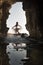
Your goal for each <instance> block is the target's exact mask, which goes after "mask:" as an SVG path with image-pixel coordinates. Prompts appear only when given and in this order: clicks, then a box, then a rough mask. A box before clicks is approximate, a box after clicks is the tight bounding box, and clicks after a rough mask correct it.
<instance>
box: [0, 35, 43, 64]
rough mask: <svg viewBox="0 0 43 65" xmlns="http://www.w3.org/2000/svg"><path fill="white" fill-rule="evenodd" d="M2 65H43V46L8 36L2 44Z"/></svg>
mask: <svg viewBox="0 0 43 65" xmlns="http://www.w3.org/2000/svg"><path fill="white" fill-rule="evenodd" d="M14 40H16V42H15V41H14ZM21 40H22V41H21ZM0 41H1V40H0ZM18 41H19V42H18ZM20 41H21V43H20ZM0 65H43V46H41V45H39V44H37V43H36V42H34V43H32V44H31V43H30V42H29V41H28V42H27V40H26V39H25V38H21V37H20V36H15V37H14V35H8V36H7V37H5V40H4V41H2V42H0Z"/></svg>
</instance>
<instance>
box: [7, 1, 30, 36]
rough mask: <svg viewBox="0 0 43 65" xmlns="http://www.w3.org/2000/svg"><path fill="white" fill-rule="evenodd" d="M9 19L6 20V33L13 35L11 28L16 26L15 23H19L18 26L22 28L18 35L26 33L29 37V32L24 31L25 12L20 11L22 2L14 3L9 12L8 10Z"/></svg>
mask: <svg viewBox="0 0 43 65" xmlns="http://www.w3.org/2000/svg"><path fill="white" fill-rule="evenodd" d="M9 13H10V15H9V17H8V19H7V22H6V24H7V27H9V30H8V33H11V34H14V33H15V32H14V30H13V29H12V27H13V26H14V25H15V24H16V22H18V23H19V25H20V26H21V27H22V28H21V30H20V33H27V34H28V35H29V32H28V31H27V30H26V27H25V25H26V15H25V11H23V9H22V2H16V3H14V4H13V5H12V6H11V8H10V10H9Z"/></svg>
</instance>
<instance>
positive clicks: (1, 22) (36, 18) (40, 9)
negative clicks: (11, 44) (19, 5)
mask: <svg viewBox="0 0 43 65" xmlns="http://www.w3.org/2000/svg"><path fill="white" fill-rule="evenodd" d="M19 1H20V2H23V10H24V11H25V12H26V19H27V23H26V29H27V30H28V31H29V33H30V36H31V37H34V38H42V37H43V1H42V0H40V1H38V0H0V32H3V31H4V33H6V32H7V30H8V28H7V27H6V20H7V18H8V16H9V9H10V8H11V5H12V4H14V3H16V2H19Z"/></svg>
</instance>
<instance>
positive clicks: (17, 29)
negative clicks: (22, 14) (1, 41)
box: [12, 22, 21, 34]
mask: <svg viewBox="0 0 43 65" xmlns="http://www.w3.org/2000/svg"><path fill="white" fill-rule="evenodd" d="M12 29H13V30H14V31H15V33H16V34H19V30H20V29H21V26H20V25H19V24H18V22H16V25H15V26H13V27H12Z"/></svg>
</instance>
